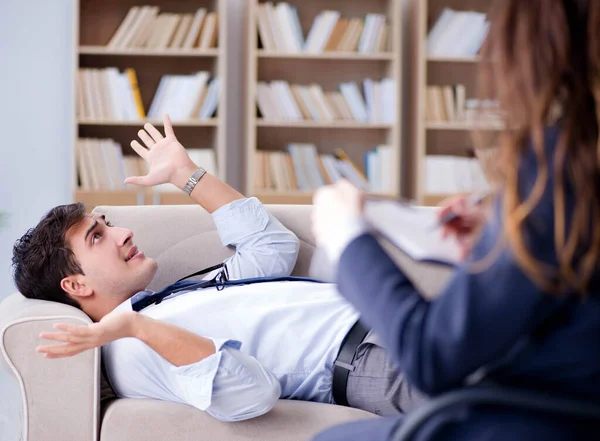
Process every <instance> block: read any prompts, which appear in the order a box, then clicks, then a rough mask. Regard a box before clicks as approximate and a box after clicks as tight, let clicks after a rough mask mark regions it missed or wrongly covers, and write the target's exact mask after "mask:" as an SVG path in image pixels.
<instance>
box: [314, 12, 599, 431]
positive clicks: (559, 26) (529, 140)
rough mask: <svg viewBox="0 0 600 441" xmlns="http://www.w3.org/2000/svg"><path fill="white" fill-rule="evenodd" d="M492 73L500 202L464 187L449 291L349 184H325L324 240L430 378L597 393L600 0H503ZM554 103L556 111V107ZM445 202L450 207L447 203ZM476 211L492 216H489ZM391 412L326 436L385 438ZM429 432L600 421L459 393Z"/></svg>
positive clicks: (488, 74) (489, 57) (345, 278)
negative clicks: (426, 294) (395, 250)
mask: <svg viewBox="0 0 600 441" xmlns="http://www.w3.org/2000/svg"><path fill="white" fill-rule="evenodd" d="M491 3H492V9H491V12H490V22H491V26H490V31H489V35H488V37H487V41H486V43H485V45H484V49H483V53H482V62H481V78H480V79H481V80H482V86H483V88H484V90H486V91H487V96H488V97H493V98H496V99H498V101H499V103H500V107H501V109H502V110H503V112H504V113H505V115H506V129H505V130H504V132H503V133H502V135H501V140H502V141H501V145H500V151H499V153H500V156H499V163H498V164H499V171H500V182H499V190H498V194H497V195H496V196H495V197H494V200H493V201H492V202H491V204H490V207H489V216H487V217H481V216H479V215H478V211H477V210H478V209H468V207H466V206H465V204H464V203H462V202H461V201H455V202H453V203H452V204H451V206H450V207H449V209H452V210H454V211H456V212H457V213H458V214H459V215H460V216H459V218H458V220H456V221H454V222H453V223H452V224H449V225H448V226H447V227H446V228H447V231H446V232H447V233H449V234H454V235H457V236H458V237H459V238H460V239H464V238H465V237H473V235H476V236H475V237H476V240H461V241H460V243H462V244H464V246H466V247H468V249H467V250H466V251H467V253H466V256H467V257H466V258H465V262H464V263H463V265H461V266H460V267H459V268H458V269H457V270H456V272H455V274H454V275H453V277H452V279H451V280H450V281H449V283H448V284H447V286H446V287H445V288H444V289H443V290H442V292H441V293H440V294H439V296H438V297H437V298H436V299H435V300H433V301H428V300H426V299H424V298H423V297H421V296H420V295H419V293H418V292H417V290H416V289H415V288H414V287H413V285H412V283H411V282H410V281H409V280H408V278H407V277H406V276H405V274H404V273H403V272H402V270H401V269H398V268H397V267H396V266H395V265H394V263H393V262H392V261H391V259H390V258H389V257H388V256H387V254H386V253H385V252H384V251H383V249H382V248H381V247H380V245H379V244H378V242H377V241H376V240H375V238H374V237H373V236H372V235H371V234H369V233H368V225H366V223H365V221H364V219H363V217H362V207H363V204H362V201H363V197H362V194H361V193H360V192H359V191H358V190H356V189H354V188H353V187H352V186H351V185H350V184H348V183H347V182H342V183H339V184H337V185H335V186H332V187H328V188H324V189H322V190H321V191H320V192H319V193H318V194H317V195H316V196H315V205H316V206H315V212H314V226H313V230H314V232H315V235H316V238H317V243H318V244H320V245H321V246H323V247H324V248H325V249H326V251H327V253H328V254H329V256H330V258H331V259H333V260H339V262H338V266H337V268H338V269H337V272H338V274H337V280H338V285H339V290H340V292H341V293H342V295H344V296H345V297H346V298H347V299H349V300H350V301H351V302H352V303H353V304H354V305H355V307H356V308H357V309H358V310H359V311H360V312H361V315H362V320H363V321H364V322H365V323H366V324H367V325H369V326H370V327H372V329H373V330H374V331H375V333H376V334H378V335H379V336H380V337H381V339H382V340H383V341H384V343H385V346H386V347H387V349H388V350H389V352H390V353H391V354H393V355H394V357H395V361H396V362H397V363H398V365H399V366H400V368H401V369H402V371H403V372H405V375H406V377H407V379H408V380H409V381H410V382H411V383H412V384H413V385H414V386H416V387H417V388H418V389H420V390H422V391H423V392H425V393H427V394H430V395H432V396H436V395H438V394H441V393H444V392H447V391H450V390H455V389H460V388H462V387H464V386H465V385H467V384H468V383H469V382H470V381H473V379H474V378H475V377H476V378H481V377H483V378H485V379H486V380H487V381H489V382H492V383H493V384H495V385H496V387H498V388H502V387H511V388H518V389H523V390H527V391H537V392H543V393H547V394H549V395H552V396H557V397H565V398H572V399H577V400H580V401H583V402H586V401H588V402H590V403H596V404H597V403H600V269H599V267H598V260H599V255H600V191H599V190H600V168H599V167H600V143H599V136H598V135H599V133H598V131H599V123H598V120H599V116H600V92H599V91H600V87H599V86H600V1H598V0H496V1H492V2H491ZM556 109H558V116H556ZM447 209H448V208H447ZM478 219H483V220H482V221H481V222H479V221H478ZM401 424H402V419H401V418H400V419H399V418H384V419H375V420H369V421H366V422H356V423H351V424H348V425H345V426H339V427H335V428H332V429H329V430H328V431H326V432H324V433H322V434H320V435H319V436H318V437H317V439H318V440H319V441H333V440H368V441H376V440H386V439H390V437H391V436H392V434H393V433H394V431H395V430H396V429H397V427H399V426H400V425H401ZM416 439H420V440H431V441H433V440H435V441H438V440H439V441H441V440H461V441H462V440H473V441H496V440H498V441H500V440H501V441H505V440H510V441H520V440H523V441H526V440H527V441H529V440H544V441H552V440H567V439H568V440H582V441H584V440H590V441H591V440H597V439H600V421H598V420H591V419H589V420H586V419H575V418H569V417H566V416H563V415H550V414H546V413H544V412H536V411H524V410H518V409H516V408H514V409H513V408H508V407H500V406H494V405H485V406H468V405H464V406H459V407H458V408H455V409H453V410H452V411H447V412H445V413H443V414H441V415H439V416H438V417H436V418H435V419H434V420H431V421H429V423H428V424H426V425H425V426H424V428H423V429H422V430H420V431H419V433H418V434H417V437H416Z"/></svg>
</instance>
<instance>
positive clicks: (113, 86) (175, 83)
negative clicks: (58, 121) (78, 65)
mask: <svg viewBox="0 0 600 441" xmlns="http://www.w3.org/2000/svg"><path fill="white" fill-rule="evenodd" d="M209 79H210V74H209V73H208V72H198V73H196V74H192V75H165V76H163V77H162V78H161V80H160V83H159V86H158V89H157V91H156V93H155V95H154V99H153V100H152V104H151V106H150V110H149V112H148V117H149V118H155V119H162V117H163V115H164V114H166V113H168V114H169V115H170V117H171V119H172V120H173V121H185V120H190V119H208V118H210V117H212V116H213V115H214V113H215V112H216V110H217V105H218V102H219V79H218V78H216V77H215V78H213V79H212V80H210V81H209ZM77 116H78V118H80V119H82V120H92V121H102V120H115V121H137V120H141V119H144V118H146V112H145V110H144V105H143V103H142V97H141V94H140V89H139V86H138V82H137V76H136V73H135V71H134V70H133V69H126V70H125V72H124V73H120V72H119V70H118V69H117V68H114V67H109V68H105V69H79V74H78V77H77Z"/></svg>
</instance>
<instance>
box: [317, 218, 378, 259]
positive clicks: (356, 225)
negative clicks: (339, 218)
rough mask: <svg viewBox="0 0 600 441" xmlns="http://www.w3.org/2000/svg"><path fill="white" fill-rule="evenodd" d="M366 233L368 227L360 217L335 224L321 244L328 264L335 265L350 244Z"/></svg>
mask: <svg viewBox="0 0 600 441" xmlns="http://www.w3.org/2000/svg"><path fill="white" fill-rule="evenodd" d="M367 231H368V225H367V222H366V221H365V220H364V219H363V217H362V216H361V217H355V218H352V219H346V220H344V221H343V222H341V223H338V224H336V228H335V229H332V231H331V232H330V234H329V235H328V237H327V240H325V241H324V242H323V248H324V249H325V252H326V253H327V257H328V258H329V261H330V263H331V264H336V263H337V261H338V260H339V259H340V256H341V255H342V253H343V251H344V250H345V249H346V247H347V246H348V245H349V244H350V242H352V241H353V240H354V239H356V238H357V237H358V236H361V235H362V234H364V233H365V232H367Z"/></svg>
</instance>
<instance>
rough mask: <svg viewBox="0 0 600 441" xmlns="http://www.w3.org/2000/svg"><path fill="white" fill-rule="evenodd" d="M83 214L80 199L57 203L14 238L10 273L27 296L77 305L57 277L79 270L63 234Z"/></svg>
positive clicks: (80, 271)
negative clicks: (11, 271)
mask: <svg viewBox="0 0 600 441" xmlns="http://www.w3.org/2000/svg"><path fill="white" fill-rule="evenodd" d="M85 217H86V212H85V208H84V205H83V204H82V203H77V204H69V205H59V206H58V207H55V208H53V209H52V210H50V211H49V212H48V213H46V215H45V216H44V217H43V218H42V220H40V222H39V223H38V224H37V226H36V227H35V228H31V229H30V230H29V231H27V233H25V234H24V235H23V237H21V238H20V239H18V240H17V241H16V242H15V246H14V247H13V258H12V264H13V277H14V280H15V284H16V285H17V288H18V289H19V292H20V293H21V294H23V295H24V296H25V297H28V298H30V299H39V300H49V301H53V302H59V303H65V304H67V305H71V306H74V307H76V308H79V309H81V306H80V305H79V303H78V302H77V301H75V300H74V299H73V298H71V297H70V296H69V295H68V294H67V293H66V292H65V291H63V289H62V288H61V286H60V281H61V280H62V279H63V278H65V277H67V276H71V275H74V274H83V270H82V269H81V266H80V265H79V262H78V261H77V259H76V257H75V254H74V253H73V251H72V250H71V248H70V247H69V244H68V243H67V239H66V235H67V231H68V230H69V229H70V228H71V227H72V226H74V225H76V224H78V223H79V222H81V221H82V220H83V219H85Z"/></svg>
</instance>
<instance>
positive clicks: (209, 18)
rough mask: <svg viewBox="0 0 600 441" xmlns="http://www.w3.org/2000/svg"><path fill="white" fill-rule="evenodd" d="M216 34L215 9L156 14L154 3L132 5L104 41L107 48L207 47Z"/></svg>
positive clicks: (215, 41) (162, 48)
mask: <svg viewBox="0 0 600 441" xmlns="http://www.w3.org/2000/svg"><path fill="white" fill-rule="evenodd" d="M217 34H218V16H217V13H216V12H210V13H207V12H206V9H204V8H201V9H198V10H197V11H196V13H195V14H173V13H168V12H162V13H159V8H158V6H133V7H132V8H131V9H129V12H128V13H127V15H126V16H125V18H124V19H123V21H122V22H121V24H120V25H119V27H118V29H117V30H116V32H115V33H114V34H113V36H112V37H111V39H110V41H109V42H108V44H107V47H108V48H111V49H140V48H144V49H154V50H164V49H192V48H197V49H209V48H213V47H215V45H216V43H217Z"/></svg>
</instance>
